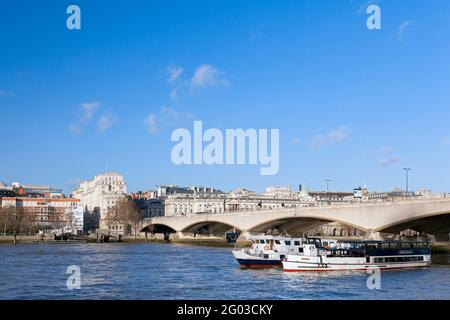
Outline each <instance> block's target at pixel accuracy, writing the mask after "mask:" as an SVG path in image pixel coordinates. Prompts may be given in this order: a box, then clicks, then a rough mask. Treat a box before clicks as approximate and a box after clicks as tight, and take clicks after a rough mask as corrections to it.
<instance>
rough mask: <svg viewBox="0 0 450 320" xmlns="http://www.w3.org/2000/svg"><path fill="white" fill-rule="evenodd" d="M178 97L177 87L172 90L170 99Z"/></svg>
mask: <svg viewBox="0 0 450 320" xmlns="http://www.w3.org/2000/svg"><path fill="white" fill-rule="evenodd" d="M177 97H178V92H177V89H173V90H172V91H170V99H172V100H176V99H177Z"/></svg>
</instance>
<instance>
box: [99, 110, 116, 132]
mask: <svg viewBox="0 0 450 320" xmlns="http://www.w3.org/2000/svg"><path fill="white" fill-rule="evenodd" d="M117 121H118V120H117V118H116V117H114V116H113V115H112V114H111V113H106V114H104V115H102V116H101V117H100V118H99V119H98V123H97V126H98V129H99V130H100V131H102V132H104V131H106V130H108V129H109V128H111V127H112V126H113V125H115V124H116V123H117Z"/></svg>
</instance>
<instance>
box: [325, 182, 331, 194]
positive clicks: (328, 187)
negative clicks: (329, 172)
mask: <svg viewBox="0 0 450 320" xmlns="http://www.w3.org/2000/svg"><path fill="white" fill-rule="evenodd" d="M331 181H333V180H330V179H325V182H326V183H327V193H330V182H331Z"/></svg>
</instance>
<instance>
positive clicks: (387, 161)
mask: <svg viewBox="0 0 450 320" xmlns="http://www.w3.org/2000/svg"><path fill="white" fill-rule="evenodd" d="M398 162H400V158H399V157H390V158H387V159H383V160H380V161H378V164H379V165H380V166H382V167H388V166H390V165H393V164H396V163H398Z"/></svg>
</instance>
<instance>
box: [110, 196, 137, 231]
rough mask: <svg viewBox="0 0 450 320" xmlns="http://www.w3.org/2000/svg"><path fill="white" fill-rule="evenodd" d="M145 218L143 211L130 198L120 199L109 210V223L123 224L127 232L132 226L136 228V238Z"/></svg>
mask: <svg viewBox="0 0 450 320" xmlns="http://www.w3.org/2000/svg"><path fill="white" fill-rule="evenodd" d="M143 219H144V215H143V213H142V212H141V211H140V210H139V209H137V208H136V204H135V203H134V201H132V200H130V199H128V198H123V199H120V200H119V201H118V202H117V203H116V205H115V206H113V207H112V208H110V209H109V210H108V217H107V220H108V225H110V226H111V225H119V224H120V225H123V226H124V229H125V230H124V231H125V232H126V230H128V228H129V227H131V228H132V229H134V237H135V238H136V237H137V233H138V229H139V227H140V225H141V224H142V220H143Z"/></svg>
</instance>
